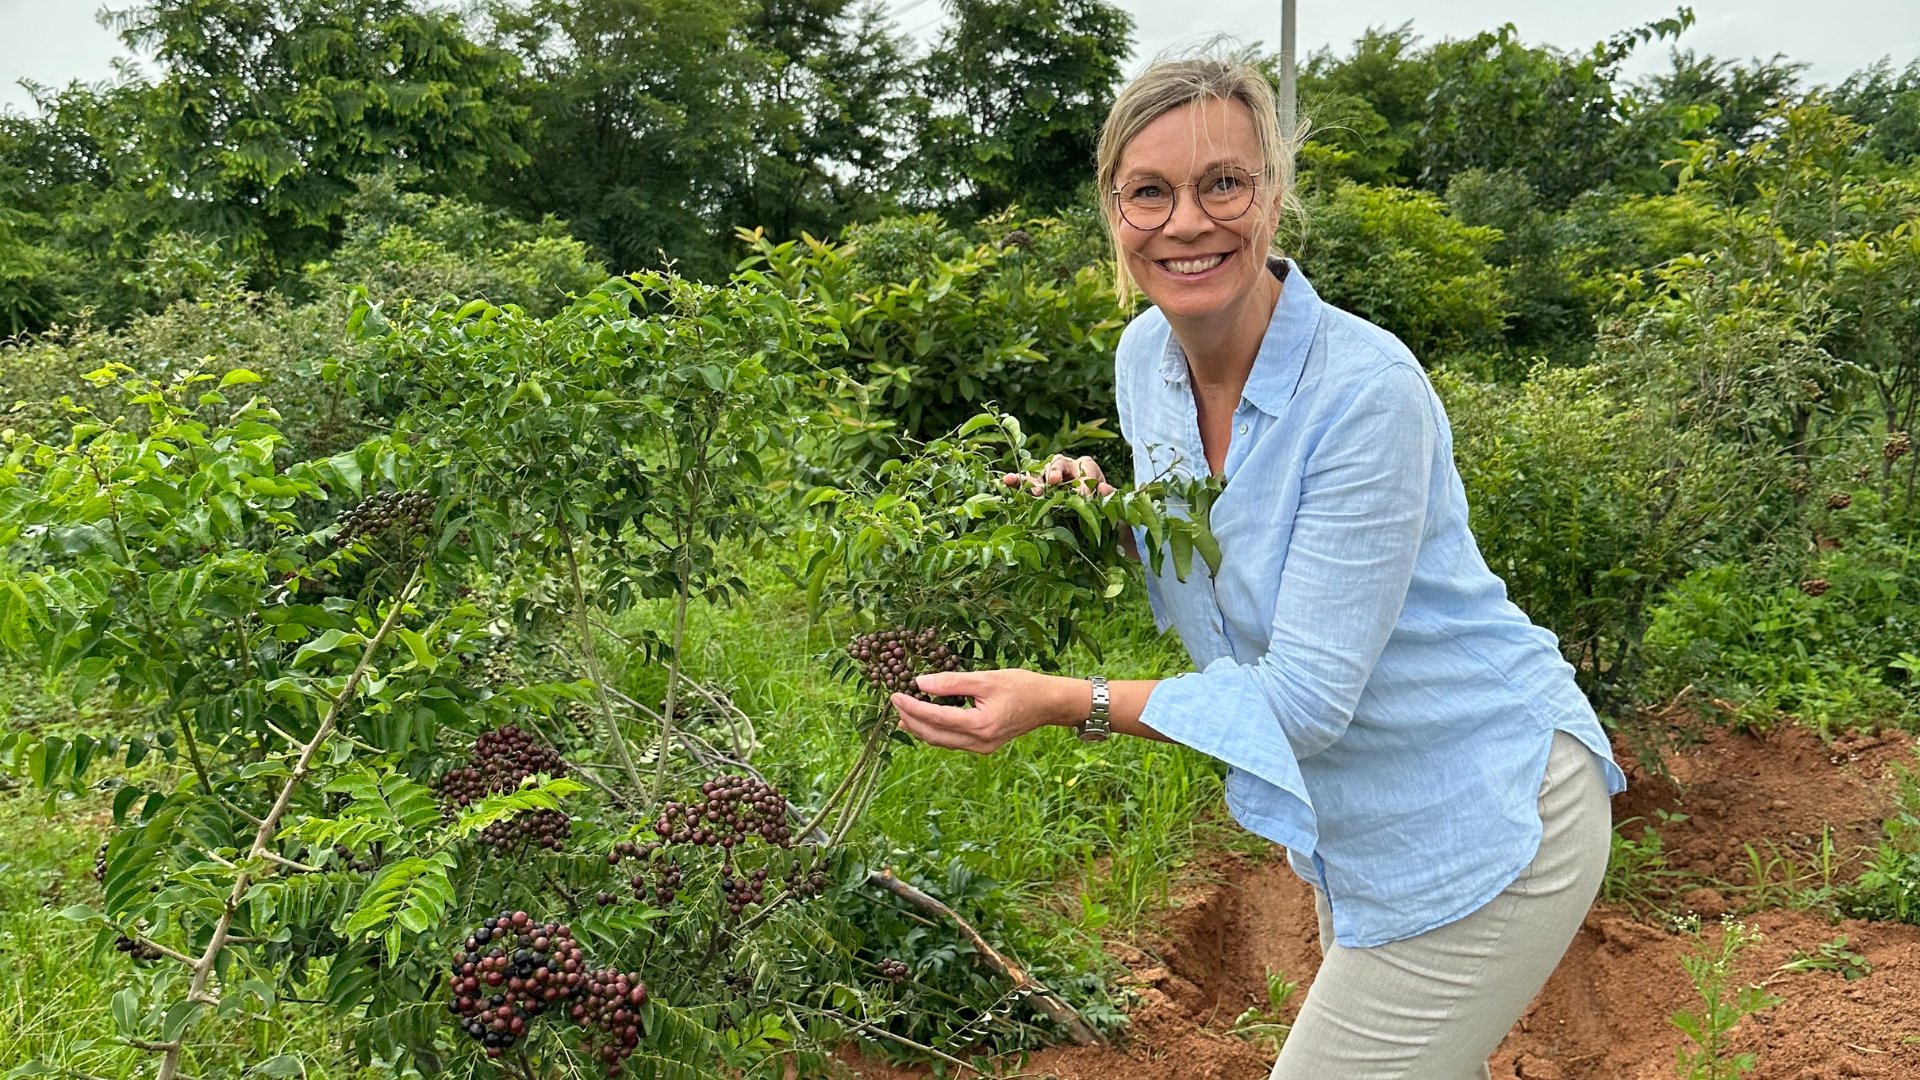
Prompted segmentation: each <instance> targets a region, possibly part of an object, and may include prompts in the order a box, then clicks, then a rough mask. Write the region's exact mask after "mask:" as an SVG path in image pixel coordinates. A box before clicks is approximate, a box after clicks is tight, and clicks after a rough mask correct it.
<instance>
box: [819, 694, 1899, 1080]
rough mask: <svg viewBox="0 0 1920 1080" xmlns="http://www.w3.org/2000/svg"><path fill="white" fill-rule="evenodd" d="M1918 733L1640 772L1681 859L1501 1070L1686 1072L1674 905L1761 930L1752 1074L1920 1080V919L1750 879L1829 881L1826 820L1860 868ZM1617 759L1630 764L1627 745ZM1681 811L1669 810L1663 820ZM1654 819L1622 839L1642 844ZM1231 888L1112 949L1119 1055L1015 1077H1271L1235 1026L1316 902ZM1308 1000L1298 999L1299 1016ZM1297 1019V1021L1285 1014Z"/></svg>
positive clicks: (1604, 935)
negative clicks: (1840, 905) (1897, 768)
mask: <svg viewBox="0 0 1920 1080" xmlns="http://www.w3.org/2000/svg"><path fill="white" fill-rule="evenodd" d="M1914 746H1915V743H1914V741H1913V739H1912V738H1911V737H1910V736H1903V735H1889V736H1879V737H1876V736H1849V737H1846V738H1843V739H1841V740H1839V741H1837V742H1836V743H1834V744H1832V745H1824V744H1822V743H1821V742H1820V740H1819V739H1818V738H1816V737H1815V736H1814V735H1812V734H1811V733H1809V732H1807V731H1805V730H1803V729H1800V728H1792V727H1783V728H1781V729H1779V730H1777V731H1775V732H1773V733H1771V734H1769V735H1767V736H1764V737H1754V736H1748V735H1737V734H1733V733H1730V732H1727V731H1724V730H1720V729H1711V730H1709V731H1707V732H1706V733H1705V735H1704V738H1703V740H1702V741H1700V742H1698V743H1696V744H1694V745H1690V746H1685V747H1682V748H1679V749H1677V750H1674V751H1672V752H1670V753H1667V754H1666V755H1664V763H1665V767H1666V769H1667V770H1668V772H1669V773H1670V774H1671V777H1672V780H1671V781H1668V780H1666V779H1663V778H1656V777H1649V776H1646V775H1643V774H1640V773H1639V771H1638V770H1637V769H1634V768H1632V767H1630V768H1629V774H1630V776H1631V779H1632V781H1633V786H1632V788H1631V789H1630V791H1629V793H1628V794H1626V795H1623V796H1622V797H1620V798H1619V799H1616V800H1615V805H1614V814H1615V820H1616V821H1617V822H1626V821H1627V820H1628V819H1630V818H1635V817H1638V818H1641V819H1643V822H1650V823H1652V824H1653V825H1654V826H1655V828H1656V829H1657V830H1658V832H1659V834H1660V837H1661V839H1662V841H1663V842H1664V846H1665V852H1666V855H1667V859H1668V862H1669V865H1670V866H1671V867H1673V868H1674V869H1675V870H1676V871H1679V872H1680V873H1679V874H1678V875H1677V876H1675V877H1673V878H1671V879H1669V880H1668V881H1667V882H1666V889H1667V891H1666V893H1665V894H1664V896H1663V897H1662V898H1661V900H1662V903H1661V909H1654V908H1652V907H1647V908H1645V909H1644V910H1634V909H1630V908H1628V907H1625V906H1612V905H1600V906H1597V907H1596V908H1595V909H1594V911H1593V912H1592V913H1591V914H1590V915H1589V916H1588V918H1587V921H1586V925H1585V926H1584V927H1583V928H1582V930H1581V932H1580V934H1579V936H1578V937H1577V938H1576V939H1575V940H1574V943H1573V946H1572V947H1571V948H1570V949H1569V950H1568V952H1567V956H1566V958H1565V960H1563V961H1562V962H1561V965H1560V968H1559V970H1558V971H1557V972H1556V973H1555V974H1554V976H1553V978H1552V979H1551V980H1550V981H1549V982H1548V984H1547V986H1546V989H1545V990H1543V991H1542V992H1541V994H1540V996H1539V998H1538V999H1536V1000H1535V1001H1534V1003H1533V1005H1532V1006H1531V1007H1530V1008H1529V1009H1528V1011H1527V1013H1526V1015H1524V1016H1522V1017H1521V1019H1520V1022H1519V1023H1518V1024H1516V1025H1515V1026H1514V1029H1513V1031H1512V1032H1511V1033H1509V1034H1508V1036H1507V1038H1506V1040H1505V1041H1504V1042H1503V1043H1502V1044H1501V1046H1500V1048H1499V1050H1498V1052H1497V1053H1496V1054H1495V1056H1494V1059H1493V1075H1494V1076H1495V1077H1500V1078H1506V1077H1515V1078H1519V1080H1672V1078H1673V1077H1674V1076H1675V1065H1674V1054H1675V1051H1676V1050H1677V1049H1678V1048H1680V1047H1681V1046H1682V1044H1683V1043H1684V1041H1685V1040H1684V1039H1683V1038H1682V1037H1681V1035H1680V1033H1679V1031H1678V1030H1677V1029H1675V1028H1674V1027H1673V1025H1672V1024H1671V1023H1670V1022H1669V1020H1668V1018H1669V1017H1670V1016H1671V1015H1672V1014H1673V1013H1674V1011H1675V1010H1677V1009H1682V1008H1692V1007H1697V1006H1698V1004H1699V999H1698V997H1697V995H1696V994H1695V992H1694V990H1693V987H1692V985H1691V983H1690V982H1689V981H1688V978H1687V975H1686V972H1685V971H1684V970H1683V969H1682V968H1681V966H1680V962H1679V958H1680V957H1681V956H1682V955H1684V954H1685V953H1687V952H1688V951H1690V950H1691V949H1692V948H1694V947H1695V942H1694V939H1693V938H1692V936H1691V935H1689V934H1686V933H1683V932H1680V931H1677V930H1675V929H1673V928H1672V927H1671V926H1670V925H1669V924H1670V923H1671V922H1672V918H1671V916H1672V915H1673V914H1677V913H1679V912H1682V911H1690V912H1693V913H1695V914H1699V915H1701V916H1703V917H1704V918H1703V921H1704V922H1706V923H1707V928H1706V930H1705V931H1704V932H1703V937H1704V938H1705V939H1706V940H1707V941H1708V942H1713V941H1716V940H1717V939H1718V935H1719V933H1720V931H1719V927H1718V926H1717V925H1716V924H1715V922H1714V920H1715V919H1716V918H1717V917H1718V916H1719V915H1720V914H1721V913H1722V912H1723V911H1727V910H1732V911H1735V912H1737V913H1740V917H1741V919H1742V920H1743V921H1744V922H1746V923H1747V924H1748V925H1749V926H1751V927H1754V928H1755V929H1757V930H1759V931H1761V933H1762V934H1763V935H1764V937H1763V939H1762V940H1761V941H1760V942H1759V943H1758V944H1756V945H1754V946H1752V947H1751V948H1749V949H1748V950H1746V952H1744V953H1743V954H1742V956H1741V960H1740V962H1739V975H1740V977H1741V978H1742V979H1745V980H1748V981H1753V982H1760V981H1767V982H1768V990H1769V991H1770V992H1771V993H1773V994H1774V995H1776V996H1777V997H1779V998H1780V999H1781V1003H1780V1004H1778V1005H1776V1006H1774V1007H1772V1008H1770V1009H1767V1010H1765V1011H1763V1012H1761V1013H1758V1014H1756V1015H1755V1016H1753V1017H1751V1018H1749V1019H1747V1020H1745V1021H1743V1022H1742V1023H1741V1024H1740V1026H1739V1028H1738V1029H1737V1030H1736V1032H1735V1036H1734V1045H1733V1047H1732V1052H1735V1053H1739V1052H1751V1053H1754V1054H1756V1055H1758V1063H1757V1067H1756V1068H1755V1069H1754V1071H1753V1072H1752V1073H1751V1074H1750V1080H1839V1078H1843V1077H1862V1078H1879V1080H1910V1078H1914V1077H1920V1009H1916V1005H1920V927H1915V926H1905V925H1899V924H1891V923H1868V922H1860V921H1846V922H1842V923H1838V924H1831V923H1829V922H1828V921H1827V919H1826V918H1825V917H1824V916H1823V915H1821V914H1817V913H1813V912H1808V911H1799V910H1791V909H1787V908H1780V907H1767V906H1763V905H1766V904H1777V903H1780V902H1782V899H1783V897H1784V896H1785V895H1786V894H1785V891H1784V890H1782V889H1779V888H1777V887H1776V888H1772V889H1756V888H1755V882H1754V881H1753V874H1752V873H1751V870H1750V866H1751V862H1750V859H1749V856H1748V853H1747V850H1746V845H1749V844H1750V845H1753V846H1754V848H1755V849H1756V850H1757V851H1759V852H1760V853H1761V854H1762V856H1763V862H1764V861H1766V860H1774V862H1773V866H1772V869H1771V871H1770V873H1769V876H1770V877H1771V878H1772V879H1773V880H1774V882H1775V883H1776V884H1777V883H1779V882H1780V881H1782V880H1784V879H1785V877H1786V876H1787V875H1786V867H1787V865H1788V862H1789V861H1791V862H1793V863H1797V865H1798V867H1799V872H1800V874H1801V877H1800V878H1799V879H1798V884H1799V886H1800V887H1802V888H1804V887H1806V886H1807V885H1809V884H1814V883H1817V879H1816V878H1814V877H1813V876H1812V874H1811V867H1812V865H1813V863H1812V861H1811V855H1812V853H1813V852H1814V851H1816V850H1817V847H1818V844H1819V840H1820V836H1821V832H1822V829H1823V828H1827V829H1831V832H1832V836H1833V842H1834V844H1835V846H1836V847H1837V849H1838V851H1839V852H1840V854H1841V855H1842V856H1843V857H1844V858H1848V859H1849V860H1850V861H1849V862H1847V863H1846V864H1845V865H1844V866H1843V867H1842V869H1841V872H1840V873H1839V874H1838V875H1837V876H1838V877H1839V879H1840V880H1842V881H1844V880H1847V879H1850V878H1851V877H1852V876H1853V875H1854V874H1855V873H1857V872H1858V861H1857V854H1858V851H1859V849H1860V848H1862V847H1864V846H1866V845H1870V844H1872V843H1873V842H1874V841H1875V840H1877V839H1878V837H1879V834H1880V833H1879V828H1880V822H1881V820H1882V819H1884V818H1885V817H1887V816H1888V814H1889V813H1890V812H1891V807H1892V799H1891V792H1892V790H1893V787H1894V782H1893V778H1892V767H1893V766H1894V765H1896V764H1901V763H1904V764H1908V765H1912V764H1914V762H1915V759H1914V757H1913V754H1912V752H1911V751H1912V749H1913V748H1914ZM1620 758H1621V760H1622V761H1623V762H1627V761H1629V760H1630V756H1629V755H1627V754H1625V753H1622V754H1621V755H1620ZM1656 810H1664V811H1667V812H1668V813H1669V814H1684V815H1686V818H1685V820H1679V821H1676V820H1667V821H1662V820H1660V819H1659V818H1658V816H1657V815H1656V813H1655V811H1656ZM1640 828H1641V824H1639V823H1635V824H1628V825H1627V826H1626V827H1625V828H1624V829H1623V830H1622V831H1623V833H1624V834H1625V835H1628V836H1637V835H1638V834H1639V829H1640ZM1215 868H1216V869H1217V870H1218V871H1219V872H1220V878H1221V879H1220V880H1218V881H1216V882H1214V883H1211V884H1205V885H1197V886H1194V887H1192V888H1190V889H1188V890H1186V891H1185V893H1184V894H1183V895H1181V896H1180V897H1178V898H1177V900H1176V903H1175V905H1174V906H1173V908H1172V909H1171V910H1170V911H1169V912H1167V913H1166V916H1165V918H1164V919H1163V920H1162V927H1161V929H1160V931H1159V932H1158V933H1157V934H1156V935H1154V937H1153V938H1152V939H1151V940H1149V941H1144V942H1140V943H1137V944H1136V945H1124V944H1116V945H1115V946H1114V949H1113V951H1114V955H1115V956H1116V957H1118V958H1119V959H1120V960H1121V962H1122V963H1124V964H1125V965H1126V966H1127V968H1128V969H1129V971H1130V972H1131V974H1130V976H1129V977H1128V978H1127V979H1126V980H1125V983H1124V984H1125V986H1126V987H1127V988H1128V989H1130V990H1131V991H1132V992H1133V994H1134V996H1135V1000H1134V1003H1133V1004H1132V1006H1131V1008H1130V1010H1129V1011H1130V1013H1131V1016H1132V1025H1131V1028H1130V1029H1129V1032H1128V1036H1127V1043H1126V1046H1125V1047H1124V1048H1121V1049H1106V1048H1086V1047H1057V1048H1053V1049H1048V1050H1045V1051H1042V1052H1040V1053H1038V1054H1035V1055H1034V1056H1033V1058H1032V1059H1031V1060H1030V1061H1029V1062H1028V1063H1027V1065H1026V1067H1025V1068H1024V1069H1021V1070H1020V1071H1019V1073H1018V1075H1021V1076H1031V1077H1053V1078H1055V1080H1186V1078H1193V1080H1261V1078H1263V1077H1265V1076H1266V1075H1267V1071H1268V1069H1269V1067H1270V1065H1271V1062H1272V1058H1271V1056H1270V1053H1269V1052H1267V1051H1265V1050H1263V1049H1261V1048H1257V1047H1255V1046H1254V1045H1252V1044H1251V1043H1249V1042H1247V1041H1245V1040H1243V1039H1241V1038H1240V1037H1238V1036H1235V1035H1233V1034H1230V1033H1229V1029H1230V1028H1231V1027H1232V1025H1233V1022H1234V1019H1235V1018H1236V1017H1237V1016H1239V1015H1240V1014H1241V1012H1242V1011H1243V1010H1245V1009H1247V1008H1248V1007H1250V1006H1254V1005H1263V1004H1264V1003H1265V1001H1266V982H1265V972H1266V971H1267V970H1268V969H1273V970H1276V971H1279V972H1282V973H1284V974H1285V975H1286V977H1288V978H1290V979H1294V980H1297V981H1299V982H1300V983H1302V984H1303V986H1304V985H1306V984H1308V983H1310V981H1311V979H1312V977H1313V973H1314V971H1315V969H1316V968H1317V967H1318V965H1319V959H1320V954H1319V948H1318V945H1317V940H1318V934H1317V930H1316V928H1315V924H1314V916H1313V904H1312V901H1311V898H1310V896H1309V894H1308V890H1307V888H1306V886H1305V885H1303V884H1301V883H1300V881H1299V880H1298V879H1296V878H1295V877H1294V876H1293V874H1292V873H1291V872H1290V871H1289V870H1287V868H1286V866H1285V864H1284V863H1283V862H1281V861H1279V860H1277V859H1272V860H1266V861H1262V862H1257V863H1250V862H1245V861H1234V860H1216V863H1215ZM1841 934H1844V935H1846V937H1847V944H1846V949H1847V950H1848V951H1851V952H1855V953H1859V954H1862V955H1864V956H1865V958H1866V960H1867V961H1868V963H1869V964H1870V965H1871V968H1872V970H1871V972H1870V973H1869V974H1867V975H1866V976H1865V977H1862V978H1859V979H1857V980H1855V981H1851V982H1850V981H1848V980H1847V979H1846V978H1845V977H1844V976H1843V975H1841V974H1840V973H1837V972H1830V971H1821V970H1815V971H1809V972H1804V973H1779V972H1778V968H1779V967H1780V965H1781V964H1783V963H1785V962H1786V961H1787V960H1789V959H1791V958H1792V957H1793V956H1795V955H1796V953H1813V952H1815V951H1816V950H1817V949H1818V948H1819V946H1821V945H1822V944H1824V943H1827V942H1831V941H1833V940H1834V938H1835V937H1837V936H1838V935H1841ZM1303 996H1304V995H1302V994H1298V993H1296V994H1295V995H1294V997H1293V999H1292V1001H1291V1002H1290V1005H1289V1010H1290V1011H1297V1010H1298V1008H1299V1004H1300V1001H1301V999H1302V997H1303ZM1288 1019H1291V1017H1288ZM845 1064H846V1065H847V1067H848V1070H849V1072H850V1074H851V1075H853V1076H857V1077H861V1078H865V1080H895V1078H900V1077H907V1076H924V1075H926V1071H925V1070H907V1069H899V1068H893V1067H889V1066H886V1065H884V1064H879V1063H877V1062H876V1061H875V1060H874V1059H872V1058H869V1057H863V1056H861V1055H860V1054H858V1053H857V1052H852V1051H850V1052H849V1053H848V1054H847V1055H846V1057H845Z"/></svg>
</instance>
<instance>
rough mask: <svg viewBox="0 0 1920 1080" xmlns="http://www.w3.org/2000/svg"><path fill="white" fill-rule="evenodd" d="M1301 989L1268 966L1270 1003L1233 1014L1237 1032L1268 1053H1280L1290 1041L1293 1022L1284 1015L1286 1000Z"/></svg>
mask: <svg viewBox="0 0 1920 1080" xmlns="http://www.w3.org/2000/svg"><path fill="white" fill-rule="evenodd" d="M1299 990H1300V984H1299V983H1297V982H1295V981H1293V980H1292V979H1289V978H1287V977H1286V975H1285V974H1284V973H1282V972H1279V971H1275V970H1274V969H1272V968H1268V969H1267V1003H1266V1005H1264V1006H1260V1005H1255V1006H1252V1007H1251V1008H1249V1009H1247V1011H1245V1012H1243V1013H1241V1014H1240V1015H1239V1016H1236V1017H1234V1020H1233V1028H1232V1031H1233V1033H1234V1034H1235V1035H1238V1036H1240V1037H1241V1038H1243V1039H1246V1040H1247V1041H1248V1042H1251V1043H1253V1044H1254V1045H1256V1046H1260V1047H1262V1048H1263V1050H1264V1051H1265V1052H1266V1053H1267V1055H1268V1056H1273V1055H1275V1054H1278V1053H1279V1052H1280V1047H1281V1046H1282V1045H1284V1044H1285V1043H1286V1041H1287V1034H1288V1032H1290V1031H1292V1030H1293V1025H1292V1024H1289V1023H1287V1022H1286V1021H1285V1020H1283V1019H1281V1017H1283V1016H1285V1015H1286V1010H1287V1002H1288V1001H1291V1000H1292V999H1293V995H1294V994H1296V993H1298V992H1299Z"/></svg>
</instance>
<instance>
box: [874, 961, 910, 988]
mask: <svg viewBox="0 0 1920 1080" xmlns="http://www.w3.org/2000/svg"><path fill="white" fill-rule="evenodd" d="M907 975H908V970H907V965H906V961H904V960H894V959H891V958H889V959H886V960H882V961H880V977H881V978H883V979H885V980H887V981H888V982H890V983H894V984H896V985H897V984H899V983H903V982H906V981H907Z"/></svg>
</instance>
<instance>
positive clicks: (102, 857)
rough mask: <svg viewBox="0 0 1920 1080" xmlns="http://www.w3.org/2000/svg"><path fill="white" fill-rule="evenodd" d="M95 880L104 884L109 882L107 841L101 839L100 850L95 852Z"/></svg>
mask: <svg viewBox="0 0 1920 1080" xmlns="http://www.w3.org/2000/svg"><path fill="white" fill-rule="evenodd" d="M93 880H95V881H97V882H99V883H100V884H102V885H105V884H106V883H107V842H106V841H105V840H102V841H100V848H99V850H97V851H95V852H94V853H93Z"/></svg>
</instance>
